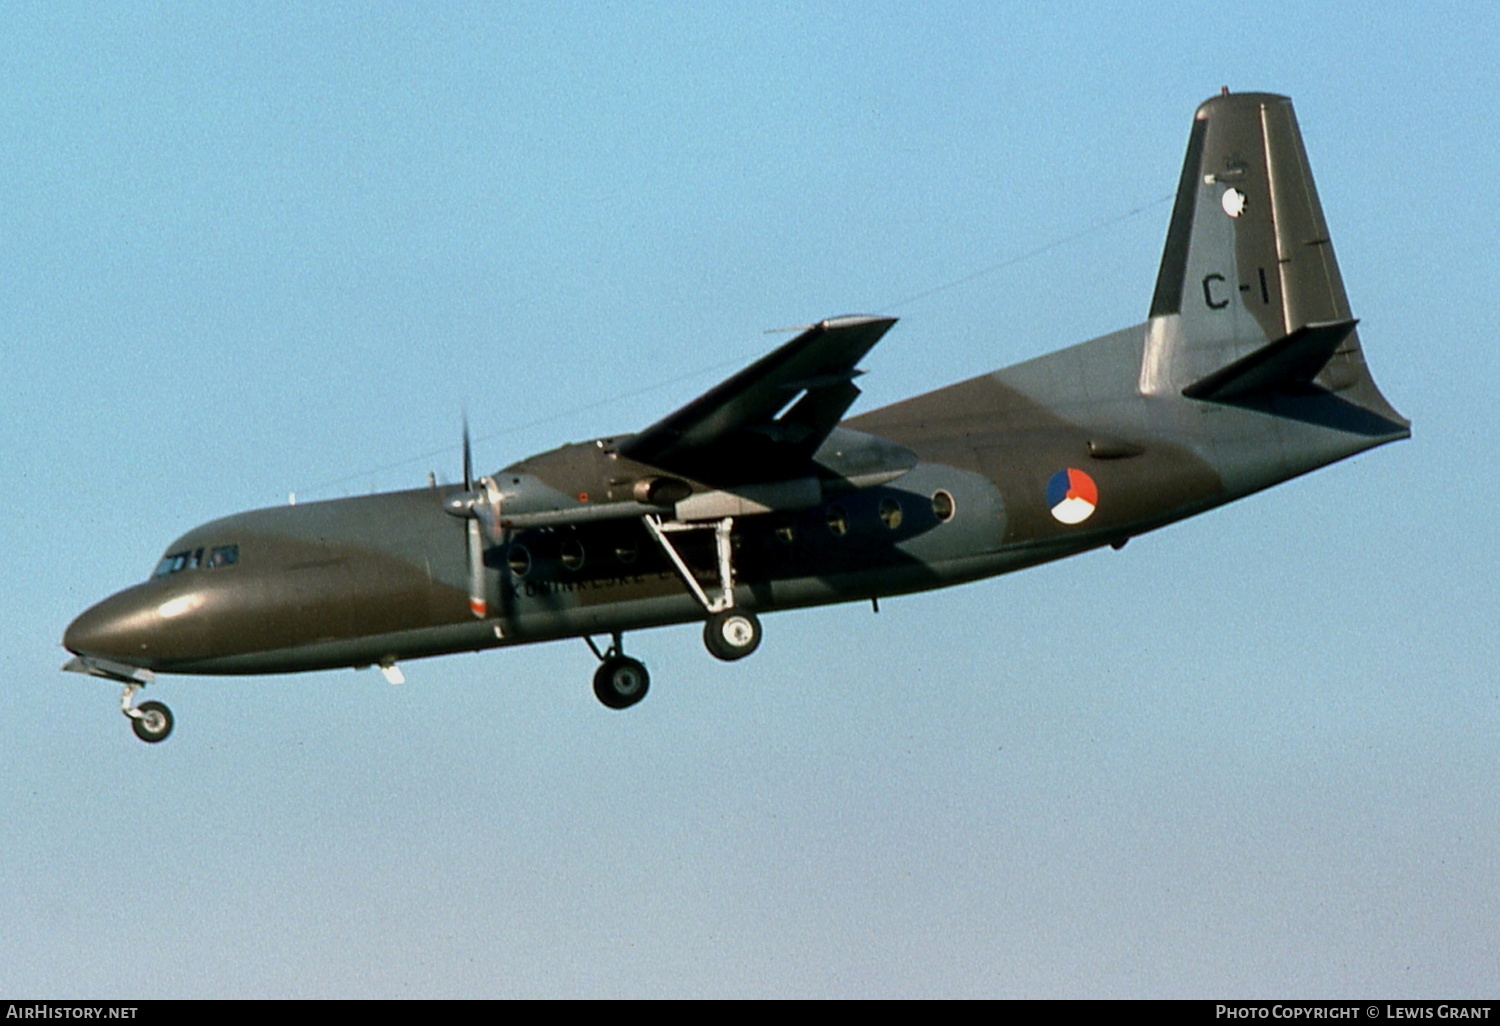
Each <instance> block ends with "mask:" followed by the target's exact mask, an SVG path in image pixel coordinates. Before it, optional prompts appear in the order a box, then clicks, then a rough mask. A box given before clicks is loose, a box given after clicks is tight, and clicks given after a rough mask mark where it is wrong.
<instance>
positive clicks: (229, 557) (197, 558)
mask: <svg viewBox="0 0 1500 1026" xmlns="http://www.w3.org/2000/svg"><path fill="white" fill-rule="evenodd" d="M204 551H205V550H204V549H202V548H197V549H184V550H183V551H182V552H169V553H168V554H167V555H165V556H163V557H161V562H160V563H157V564H156V570H155V571H154V572H153V573H152V574H151V576H152V577H166V576H168V575H169V574H178V573H181V572H182V571H184V570H196V569H197V568H198V567H200V566H202V567H204V568H206V569H209V570H212V569H214V568H215V567H221V566H233V565H234V564H236V563H238V562H239V561H240V547H239V546H238V545H220V546H218V547H216V548H214V549H213V550H211V551H209V552H208V558H207V559H205V558H204V557H203V553H204Z"/></svg>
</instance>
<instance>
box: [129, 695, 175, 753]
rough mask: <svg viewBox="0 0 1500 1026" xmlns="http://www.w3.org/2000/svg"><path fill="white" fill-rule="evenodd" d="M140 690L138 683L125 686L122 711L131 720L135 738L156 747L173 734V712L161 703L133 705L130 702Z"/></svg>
mask: <svg viewBox="0 0 1500 1026" xmlns="http://www.w3.org/2000/svg"><path fill="white" fill-rule="evenodd" d="M140 688H141V686H140V685H139V684H136V683H129V684H126V685H125V693H124V694H123V695H121V696H120V711H121V712H122V713H124V714H125V715H126V717H127V718H129V720H130V729H131V730H133V731H135V736H136V737H138V738H140V739H141V740H142V741H144V742H146V743H147V744H148V745H154V744H157V743H158V742H161V741H165V740H166V739H167V735H168V734H170V733H172V723H173V721H172V710H171V709H168V708H167V707H166V706H165V705H163V704H162V703H161V702H142V703H141V704H140V705H131V704H130V700H131V699H132V698H134V697H135V693H136V692H137V691H139V690H140Z"/></svg>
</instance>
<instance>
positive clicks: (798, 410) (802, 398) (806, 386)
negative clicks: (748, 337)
mask: <svg viewBox="0 0 1500 1026" xmlns="http://www.w3.org/2000/svg"><path fill="white" fill-rule="evenodd" d="M895 323H896V318H894V317H864V316H861V317H837V318H833V319H830V320H826V321H820V322H819V323H817V324H815V325H813V326H812V327H811V328H809V329H807V330H806V331H804V332H803V333H802V334H800V335H798V336H797V337H796V338H794V339H792V340H791V341H790V342H788V343H786V344H785V345H783V346H781V347H780V348H779V349H777V350H775V351H774V352H771V353H769V354H768V355H766V356H764V357H762V358H761V359H759V360H757V361H756V362H755V363H752V364H751V365H750V366H748V367H746V368H745V369H744V370H742V371H740V372H739V373H738V374H736V375H734V376H733V377H731V378H729V379H728V380H726V381H724V382H722V383H721V384H719V385H716V386H714V387H713V388H711V389H709V390H708V391H707V392H705V393H704V394H703V395H701V396H699V397H698V398H697V399H694V400H693V401H692V402H690V403H688V404H687V405H686V406H684V407H682V408H681V409H679V410H677V411H676V412H674V413H671V414H669V415H667V416H666V417H664V418H662V419H661V420H659V421H657V422H656V423H655V424H652V425H651V426H650V427H648V428H647V429H646V430H644V431H642V432H641V433H640V434H637V435H634V436H632V437H630V438H628V439H626V440H624V441H623V442H621V443H620V447H619V452H620V454H621V455H622V456H626V457H628V458H630V459H633V460H637V461H639V462H641V463H645V464H649V465H650V466H653V467H660V468H661V469H663V470H666V471H669V472H671V473H674V474H681V475H684V476H686V477H690V478H693V479H695V480H698V481H702V482H704V483H705V484H712V485H716V486H719V487H729V486H733V485H740V484H754V483H758V482H766V481H780V480H787V479H790V478H793V477H797V476H799V475H800V474H803V473H806V471H807V463H808V461H809V460H810V459H811V458H812V455H813V453H814V452H816V451H817V449H818V446H820V445H821V444H822V443H823V440H824V439H825V438H827V437H828V434H829V432H831V431H832V430H833V429H834V427H835V425H837V424H838V422H839V419H840V418H842V417H843V415H844V412H845V411H846V410H848V409H849V407H850V405H852V404H853V402H854V400H855V399H856V398H857V397H858V396H859V389H858V388H857V387H856V386H855V384H854V378H855V377H857V376H858V375H859V374H861V373H862V372H861V371H859V370H857V369H856V368H855V364H856V363H858V362H859V361H860V359H862V358H863V357H864V355H865V354H866V353H868V352H869V351H870V350H871V349H872V348H873V347H874V345H875V343H876V342H879V341H880V339H881V337H882V336H883V335H885V333H886V332H887V331H889V330H890V327H891V325H892V324H895Z"/></svg>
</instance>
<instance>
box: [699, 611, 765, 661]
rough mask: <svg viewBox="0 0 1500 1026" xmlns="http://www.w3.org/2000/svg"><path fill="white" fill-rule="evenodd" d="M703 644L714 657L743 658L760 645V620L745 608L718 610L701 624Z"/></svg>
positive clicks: (726, 658)
mask: <svg viewBox="0 0 1500 1026" xmlns="http://www.w3.org/2000/svg"><path fill="white" fill-rule="evenodd" d="M703 644H704V645H705V646H706V647H707V648H708V651H709V654H710V655H712V656H713V657H714V658H715V659H722V660H724V661H725V662H726V663H732V662H734V661H735V660H736V659H743V658H745V657H746V656H747V655H749V654H750V653H751V652H754V651H755V650H756V649H757V648H758V647H760V620H758V619H757V618H756V616H755V614H754V613H752V612H749V611H747V610H743V609H724V610H720V611H719V612H717V613H715V614H713V615H712V616H710V617H709V618H708V622H707V623H705V624H704V625H703Z"/></svg>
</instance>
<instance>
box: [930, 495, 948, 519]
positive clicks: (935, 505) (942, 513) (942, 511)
mask: <svg viewBox="0 0 1500 1026" xmlns="http://www.w3.org/2000/svg"><path fill="white" fill-rule="evenodd" d="M932 515H933V516H935V517H937V518H938V520H940V521H942V522H943V523H947V522H948V521H949V520H952V519H953V496H952V495H950V494H948V493H947V492H945V491H943V490H941V489H939V490H938V491H935V492H933V493H932Z"/></svg>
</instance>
